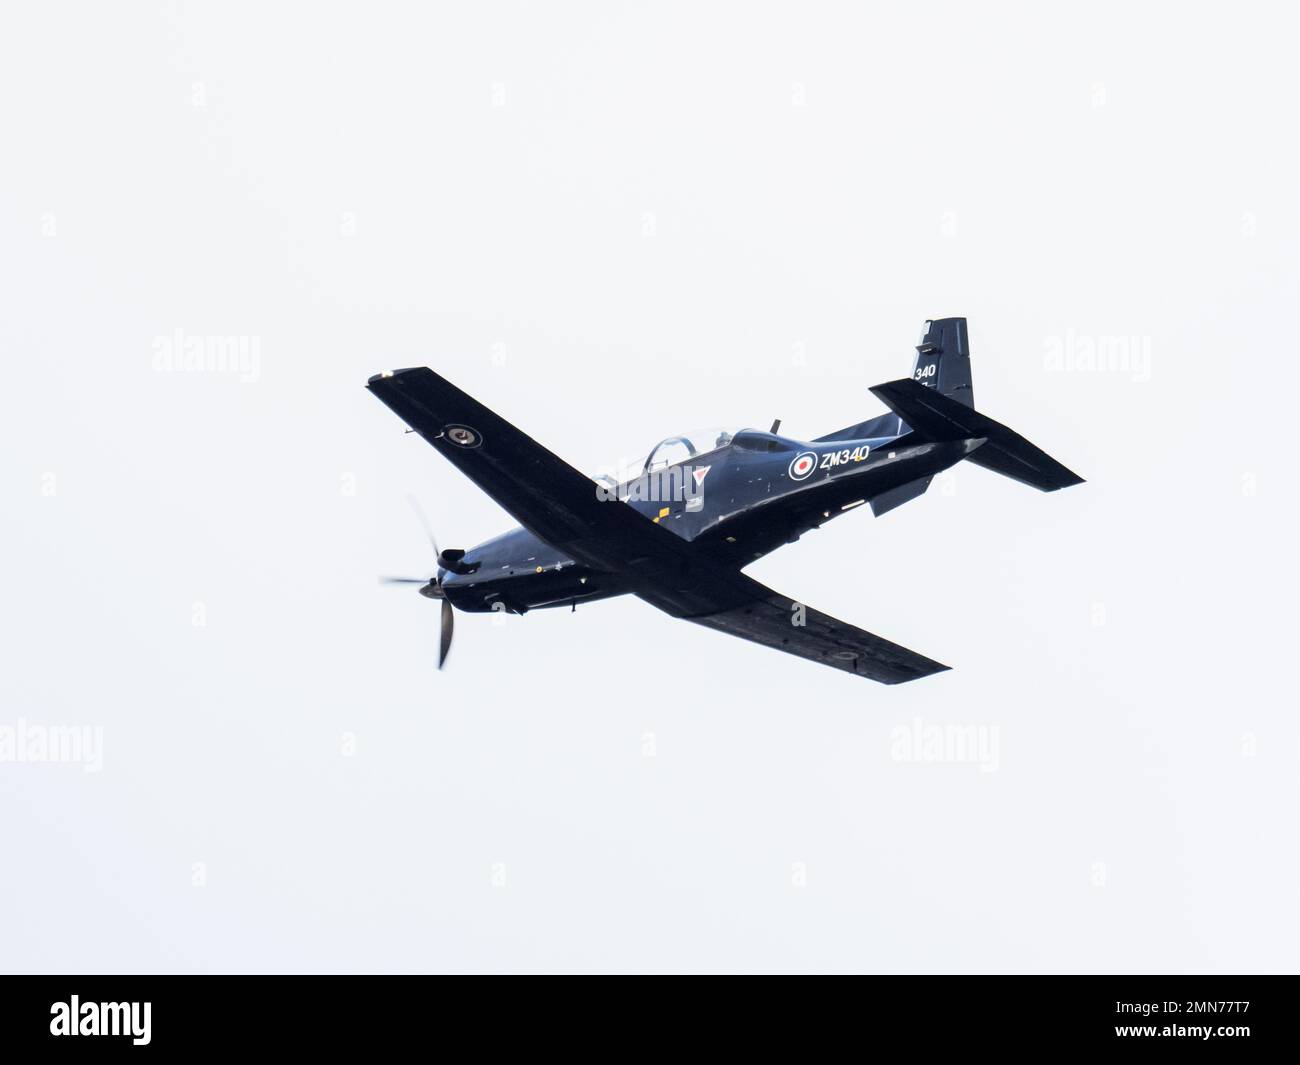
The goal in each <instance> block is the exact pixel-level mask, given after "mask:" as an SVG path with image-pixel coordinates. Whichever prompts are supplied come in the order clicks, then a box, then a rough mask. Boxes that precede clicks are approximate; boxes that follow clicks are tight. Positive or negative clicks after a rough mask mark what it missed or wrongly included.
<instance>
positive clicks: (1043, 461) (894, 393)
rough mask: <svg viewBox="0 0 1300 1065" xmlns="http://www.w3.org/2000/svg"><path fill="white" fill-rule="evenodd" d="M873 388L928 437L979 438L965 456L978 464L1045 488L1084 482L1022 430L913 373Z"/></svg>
mask: <svg viewBox="0 0 1300 1065" xmlns="http://www.w3.org/2000/svg"><path fill="white" fill-rule="evenodd" d="M967 373H968V374H969V369H968V370H967ZM968 379H969V378H968ZM871 391H872V392H874V393H875V394H876V396H877V397H878V398H879V399H880V400H882V401H883V402H884V403H885V405H886V406H888V407H889V409H890V410H892V411H893V412H894V413H895V414H897V415H898V416H899V417H900V418H901V419H902V420H903V421H905V422H906V423H907V424H908V426H910V427H911V429H912V431H913V432H916V433H919V434H920V435H921V436H922V437H924V438H928V439H930V440H971V441H976V440H978V441H981V443H979V444H978V445H977V446H976V447H975V449H974V450H973V451H971V452H970V453H969V454H968V455H967V456H966V458H967V459H968V460H969V461H970V462H973V463H975V465H977V466H983V467H984V468H985V469H988V470H992V471H993V472H994V473H1000V474H1002V475H1003V476H1004V477H1010V478H1011V479H1012V480H1015V481H1020V482H1021V483H1022V484H1027V485H1031V486H1033V487H1034V488H1037V489H1040V490H1041V491H1044V492H1054V491H1055V490H1056V489H1058V488H1068V487H1070V485H1074V484H1082V483H1083V478H1082V477H1080V476H1079V475H1078V474H1076V473H1073V472H1071V471H1070V470H1068V469H1066V468H1065V467H1064V466H1062V465H1061V464H1060V463H1059V462H1057V461H1056V459H1054V458H1052V456H1051V455H1049V454H1047V452H1045V451H1043V450H1042V449H1041V448H1039V447H1035V446H1034V445H1033V444H1031V443H1030V442H1029V441H1028V440H1026V439H1025V438H1024V437H1023V436H1021V435H1020V434H1019V433H1017V432H1014V431H1012V430H1011V429H1008V428H1007V427H1006V426H1005V425H1003V424H1001V423H1000V422H995V421H994V420H993V419H992V418H989V417H986V416H985V415H983V414H980V413H979V411H976V410H972V409H970V408H969V407H968V406H965V405H963V403H962V402H961V400H960V399H958V398H957V397H949V396H947V395H945V394H944V393H943V391H942V390H939V391H936V390H934V389H929V388H925V387H923V386H922V385H921V384H919V383H918V382H917V381H916V380H915V379H912V380H908V379H906V378H904V379H903V380H901V381H890V382H889V383H887V384H883V385H876V387H875V388H873V389H872V390H871ZM965 394H966V395H969V391H968V392H966V393H965Z"/></svg>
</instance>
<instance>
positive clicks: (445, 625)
mask: <svg viewBox="0 0 1300 1065" xmlns="http://www.w3.org/2000/svg"><path fill="white" fill-rule="evenodd" d="M455 629H456V611H455V610H453V609H452V606H451V603H450V602H448V601H447V600H446V599H444V600H443V601H442V633H441V634H440V636H439V639H438V668H439V669H441V668H442V664H443V663H444V662H446V661H447V652H448V651H450V650H451V636H452V633H453V632H454V631H455Z"/></svg>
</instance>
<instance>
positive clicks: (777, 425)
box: [768, 418, 781, 436]
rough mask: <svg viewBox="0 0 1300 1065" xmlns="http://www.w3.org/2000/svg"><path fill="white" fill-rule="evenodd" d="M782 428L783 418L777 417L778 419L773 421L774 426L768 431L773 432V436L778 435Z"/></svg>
mask: <svg viewBox="0 0 1300 1065" xmlns="http://www.w3.org/2000/svg"><path fill="white" fill-rule="evenodd" d="M780 428H781V419H780V418H777V419H776V421H774V422H773V423H772V428H771V429H769V430H768V432H769V433H771V434H772V435H773V436H776V434H777V432H778V431H779V430H780Z"/></svg>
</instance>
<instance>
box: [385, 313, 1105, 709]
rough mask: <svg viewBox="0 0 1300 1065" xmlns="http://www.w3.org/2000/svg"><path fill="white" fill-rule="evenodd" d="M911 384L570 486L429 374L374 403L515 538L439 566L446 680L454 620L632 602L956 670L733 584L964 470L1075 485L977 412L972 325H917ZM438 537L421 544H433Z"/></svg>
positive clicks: (801, 651)
mask: <svg viewBox="0 0 1300 1065" xmlns="http://www.w3.org/2000/svg"><path fill="white" fill-rule="evenodd" d="M916 351H917V356H916V363H915V366H914V368H913V370H912V376H911V377H907V378H902V379H900V380H898V381H890V382H889V383H887V384H883V385H877V386H876V387H875V388H873V389H872V390H871V391H872V392H874V393H875V394H876V396H877V397H878V398H879V399H881V400H882V401H883V402H884V403H885V405H886V406H887V407H888V408H889V410H890V413H888V414H881V415H879V416H878V417H875V418H871V419H869V420H867V421H864V422H859V423H858V424H857V425H850V426H848V427H847V428H844V429H840V430H839V431H838V432H834V433H828V434H827V435H826V436H821V437H818V438H817V439H816V440H811V441H803V440H791V439H790V438H789V437H785V436H781V435H780V433H779V429H780V422H779V421H778V422H776V423H775V424H773V426H772V428H771V430H770V431H768V432H762V431H760V430H758V429H742V430H739V431H735V432H731V431H719V432H710V434H709V435H708V436H704V437H701V436H699V435H690V436H671V437H668V438H667V439H665V440H663V441H661V442H660V443H659V444H657V445H655V447H654V448H653V449H652V450H651V451H650V454H649V455H648V456H647V457H646V460H645V462H644V464H643V465H642V466H641V468H640V470H639V472H637V473H636V474H635V476H632V477H631V478H630V479H625V478H620V477H613V476H610V477H605V478H602V479H597V480H593V479H592V478H590V477H587V476H585V475H584V474H582V473H579V472H578V471H577V470H576V469H574V468H573V467H572V466H570V465H569V464H568V463H566V462H564V460H562V459H560V458H558V457H556V456H555V455H553V454H551V452H549V451H547V450H546V448H544V447H542V445H541V444H539V443H537V442H536V441H535V440H533V439H532V438H531V437H529V436H526V435H525V434H524V433H522V432H521V431H520V430H519V429H517V428H515V427H514V426H513V425H511V424H510V423H509V422H507V421H505V420H504V419H502V418H500V417H498V416H497V415H495V414H493V413H492V411H490V410H488V409H487V407H485V406H483V405H482V404H481V403H479V402H478V401H477V400H475V399H473V398H471V397H470V396H467V395H466V394H465V393H464V392H462V391H461V390H460V389H458V388H457V387H456V386H455V385H453V384H451V383H449V382H448V381H445V380H444V379H443V378H441V377H439V376H438V375H437V374H436V373H434V372H433V371H432V370H430V369H427V368H424V367H419V368H414V369H407V370H394V371H391V372H389V373H382V374H378V375H376V376H375V377H372V378H371V379H370V381H369V382H368V384H367V385H366V387H367V388H369V389H370V391H372V392H373V393H374V394H375V395H376V396H378V397H379V398H380V399H381V400H383V402H384V403H386V404H387V405H388V406H389V407H390V408H391V409H392V410H393V411H394V413H396V414H397V416H398V417H400V418H401V419H402V420H403V421H405V422H406V423H407V425H409V426H410V427H411V429H413V430H414V431H415V432H417V433H419V434H420V436H422V437H424V439H425V440H427V441H428V442H429V443H430V444H432V445H433V446H434V447H435V448H436V449H437V450H438V451H440V452H441V453H442V454H443V455H444V456H445V457H446V458H447V459H449V460H450V461H451V462H452V463H453V464H454V465H455V466H457V467H459V469H460V470H461V472H462V473H464V474H465V475H466V476H467V477H469V478H470V480H472V481H473V482H474V483H475V484H477V485H478V486H479V487H480V488H482V489H483V491H485V492H486V493H487V494H488V495H490V496H491V497H492V498H493V499H495V500H496V501H497V502H498V503H500V504H501V506H503V507H504V508H505V509H506V510H508V511H509V512H510V514H511V515H512V516H513V517H514V518H516V519H517V520H518V521H519V523H520V526H521V527H520V528H517V529H513V530H511V531H510V532H507V533H504V534H503V535H501V536H498V537H496V538H495V539H493V540H488V541H487V542H486V543H482V544H479V546H478V547H475V548H472V549H470V550H468V551H464V550H448V551H440V552H439V551H438V550H437V544H436V543H435V544H434V550H435V552H437V554H438V573H437V576H436V577H433V578H430V579H427V580H426V579H424V578H419V579H416V578H389V579H390V580H393V581H403V582H405V581H411V582H413V583H418V584H421V585H423V587H421V588H420V594H421V595H424V596H427V597H428V598H430V599H440V600H442V641H441V648H440V652H439V658H438V666H439V668H441V667H442V663H443V662H444V661H445V660H446V657H447V651H448V649H449V648H450V646H451V635H452V626H453V622H454V616H455V615H454V613H453V610H452V608H453V607H455V608H457V609H460V610H466V611H475V612H484V611H492V610H504V611H508V612H509V613H511V614H523V613H525V612H526V611H529V610H534V609H538V608H540V607H556V606H571V607H574V608H576V606H577V604H578V603H588V602H591V601H593V600H596V599H606V598H608V597H610V596H613V595H624V594H629V593H630V594H632V595H635V596H636V597H637V598H639V599H643V600H645V601H646V602H647V603H649V604H650V605H651V606H655V607H658V608H659V609H660V610H662V611H664V612H665V613H667V614H671V615H672V616H673V617H678V618H685V619H686V620H688V621H693V622H695V623H697V624H699V625H705V626H707V627H709V628H711V629H717V630H718V631H720V632H727V633H731V634H732V635H733V636H740V637H742V638H744V639H746V640H752V641H753V642H754V643H759V644H764V645H766V646H768V647H773V648H775V649H777V650H778V651H786V652H788V653H790V654H794V655H799V656H800V657H801V658H808V659H811V660H812V661H814V662H820V663H822V664H823V665H828V666H834V667H835V668H836V669H842V670H844V671H845V672H848V673H854V674H856V675H858V676H860V677H866V678H868V679H870V680H876V681H881V682H883V683H885V684H898V683H900V682H901V681H906V680H916V679H917V678H919V677H925V676H929V675H930V674H931V673H938V672H940V671H941V670H945V669H947V668H948V667H947V666H944V665H940V664H939V663H938V662H935V661H932V660H931V659H929V658H926V657H925V656H924V655H920V654H917V653H916V652H915V651H909V650H908V649H907V648H905V647H900V646H899V645H898V644H895V643H890V642H889V641H888V640H885V639H882V638H881V637H879V636H875V635H872V634H871V633H869V632H864V631H863V630H862V629H859V628H855V627H854V626H852V625H848V624H845V623H844V622H842V621H837V620H836V619H835V618H832V617H828V616H827V615H826V614H822V613H820V612H819V611H816V610H813V609H812V608H810V607H806V606H804V605H803V604H802V603H800V602H798V601H797V600H791V599H788V598H786V597H785V596H783V595H778V594H777V593H776V592H774V591H772V589H770V588H766V587H764V586H763V585H761V584H759V583H758V582H757V581H755V580H753V579H751V578H750V577H747V576H745V574H744V573H742V572H741V571H742V570H743V569H744V568H745V567H746V566H748V565H749V564H750V563H751V562H753V561H754V560H755V559H758V558H762V557H763V556H764V555H766V554H767V553H768V552H770V551H774V550H776V549H777V548H778V547H781V546H783V545H784V544H789V543H793V542H794V541H796V540H798V539H799V537H800V536H802V535H803V534H804V533H805V532H807V531H808V530H809V529H816V528H819V527H820V526H822V525H824V524H825V523H826V522H828V521H830V520H831V519H832V518H836V517H839V515H841V514H843V513H844V512H845V511H848V510H852V509H853V508H855V507H857V506H860V505H861V504H863V503H866V504H868V505H869V506H870V507H871V509H872V511H873V512H874V513H875V514H876V515H877V516H879V515H881V514H884V513H885V512H886V511H889V510H893V509H894V508H895V507H897V506H900V505H901V504H903V503H906V502H908V501H909V500H912V499H915V498H916V497H917V496H919V495H921V494H922V493H923V492H924V491H925V490H926V488H927V487H929V484H930V479H931V478H932V477H934V475H935V474H937V473H940V472H941V471H943V470H946V469H947V468H948V467H950V466H953V465H955V464H956V463H958V462H960V461H961V460H962V459H966V460H968V461H970V462H973V463H975V464H976V465H977V466H983V467H984V468H985V469H989V470H993V471H995V472H996V473H1001V474H1004V475H1005V476H1007V477H1011V478H1013V479H1014V480H1017V481H1021V482H1023V483H1024V484H1028V485H1032V486H1033V487H1034V488H1038V489H1040V490H1042V491H1044V492H1051V491H1055V490H1056V489H1058V488H1066V487H1068V486H1070V485H1073V484H1080V483H1082V478H1080V477H1078V476H1076V475H1075V474H1073V473H1071V472H1070V471H1069V470H1067V469H1066V468H1065V467H1064V466H1062V465H1061V464H1060V463H1059V462H1057V461H1056V460H1055V459H1053V458H1052V457H1051V456H1049V455H1047V454H1046V453H1045V452H1043V451H1041V450H1040V449H1039V448H1037V447H1035V446H1034V445H1033V444H1031V443H1030V442H1029V441H1028V440H1026V439H1024V437H1022V436H1019V435H1018V434H1016V433H1014V432H1012V431H1011V430H1010V429H1008V428H1007V427H1006V426H1005V425H1001V424H999V423H998V422H995V421H993V420H992V419H991V418H987V417H985V416H984V415H983V414H980V413H978V412H977V411H976V410H975V409H974V406H975V404H974V394H973V392H972V390H971V366H970V348H969V344H968V341H967V335H966V319H964V318H943V319H939V320H938V321H932V322H927V323H926V332H925V338H924V339H923V340H922V341H921V343H920V344H919V345H917V348H916ZM432 539H433V537H432V534H430V540H431V541H432Z"/></svg>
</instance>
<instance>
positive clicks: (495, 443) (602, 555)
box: [366, 367, 687, 577]
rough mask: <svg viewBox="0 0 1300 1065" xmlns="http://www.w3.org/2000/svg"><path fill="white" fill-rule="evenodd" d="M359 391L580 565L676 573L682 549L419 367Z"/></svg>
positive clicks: (682, 558) (652, 573)
mask: <svg viewBox="0 0 1300 1065" xmlns="http://www.w3.org/2000/svg"><path fill="white" fill-rule="evenodd" d="M366 387H367V388H368V389H370V391H371V392H373V393H374V394H375V395H376V396H378V397H379V398H380V399H381V400H382V401H383V402H384V403H385V404H387V405H388V407H389V408H390V409H391V410H392V411H393V413H395V414H396V415H397V416H398V417H399V418H401V419H402V420H403V421H404V422H406V424H407V425H409V426H410V427H411V428H412V429H414V430H415V431H416V432H417V433H419V434H420V436H422V437H424V439H425V440H427V441H428V442H429V443H430V444H432V445H433V447H434V448H436V449H437V450H438V451H439V452H441V453H442V454H443V455H444V456H445V457H446V458H447V459H448V460H449V461H450V462H451V463H452V464H453V465H455V466H456V467H457V468H458V469H459V470H460V471H461V472H462V473H464V474H465V475H466V476H467V477H468V478H469V479H470V480H471V481H473V482H474V483H475V484H477V485H478V486H479V487H480V488H482V489H483V491H485V492H486V493H487V494H488V495H490V496H491V497H492V498H493V499H495V500H496V501H497V502H498V503H500V504H501V506H503V507H504V508H505V509H506V510H508V511H509V512H510V513H511V514H512V515H513V516H514V518H515V519H516V520H517V521H518V522H519V523H520V524H521V525H523V526H524V527H525V528H527V529H529V530H530V531H532V532H533V533H535V534H536V535H538V536H540V537H541V538H542V539H543V540H545V541H546V542H547V543H549V544H552V545H554V546H555V547H557V548H559V549H560V550H562V551H564V552H565V553H566V554H568V555H569V556H570V557H572V558H574V559H576V560H578V561H580V562H584V563H586V564H588V565H592V566H596V567H598V568H602V569H608V570H611V571H613V572H622V573H628V574H631V575H634V576H647V577H654V576H661V575H664V574H672V573H677V572H680V570H681V569H682V568H683V567H684V565H685V560H686V556H687V544H686V543H685V541H683V540H682V539H681V538H680V537H678V536H676V535H674V534H673V533H671V532H669V531H668V530H667V529H665V528H663V527H662V526H659V525H656V524H655V523H654V522H652V521H649V520H648V519H646V518H645V517H643V516H642V515H640V514H638V513H637V512H636V511H635V510H634V509H633V508H632V507H630V506H628V505H627V504H626V503H622V502H620V501H619V500H617V499H608V500H606V499H602V498H601V497H600V495H599V494H598V492H597V486H596V483H595V482H594V481H592V480H591V479H590V478H588V477H585V476H584V475H583V474H581V473H579V472H578V471H577V470H575V469H574V468H573V467H572V466H570V465H569V464H568V463H567V462H565V461H564V460H563V459H561V458H559V457H557V456H556V455H553V454H552V453H551V452H549V451H547V450H546V448H544V447H542V445H541V444H539V443H537V441H535V440H533V439H532V438H531V437H529V436H528V435H527V434H525V433H523V432H521V431H520V430H518V429H516V428H515V427H514V426H513V425H511V424H510V423H509V422H508V421H506V420H505V419H504V418H501V417H499V416H498V415H496V414H494V413H493V412H492V411H490V410H488V408H487V407H485V406H483V404H482V403H480V402H479V401H478V400H476V399H474V398H473V397H472V396H468V395H466V394H465V393H464V392H462V391H461V390H460V389H459V388H457V387H456V386H455V385H453V384H452V383H451V382H449V381H447V380H444V379H443V378H441V377H439V376H438V375H437V374H436V373H434V372H433V371H432V370H430V369H428V368H427V367H418V368H414V369H408V370H394V371H393V372H391V373H385V374H378V375H376V376H375V377H372V378H371V379H370V380H369V382H367V384H366Z"/></svg>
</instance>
